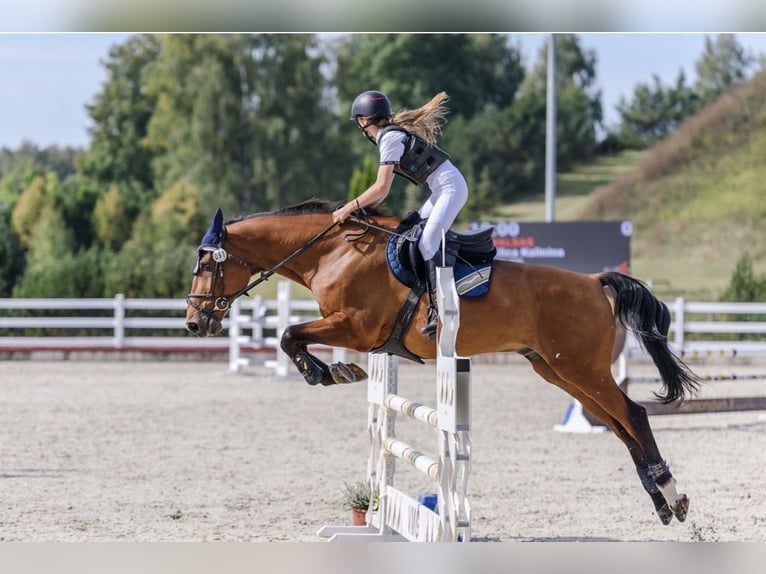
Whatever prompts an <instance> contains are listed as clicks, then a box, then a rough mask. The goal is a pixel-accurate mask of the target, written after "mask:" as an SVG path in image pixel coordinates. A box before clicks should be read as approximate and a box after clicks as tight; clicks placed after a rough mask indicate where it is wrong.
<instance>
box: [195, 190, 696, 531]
mask: <svg viewBox="0 0 766 574" xmlns="http://www.w3.org/2000/svg"><path fill="white" fill-rule="evenodd" d="M335 207H337V206H336V205H334V204H331V203H329V202H324V201H320V200H310V201H307V202H304V203H301V204H299V205H296V206H292V207H288V208H285V209H282V210H279V211H275V212H271V213H262V214H255V215H250V216H246V217H240V218H238V219H233V220H229V221H227V222H225V223H224V221H223V215H222V213H221V210H220V209H219V210H218V211H217V212H216V215H215V216H214V218H213V223H212V225H211V227H210V229H209V230H208V231H207V233H206V234H205V236H204V237H203V240H202V243H201V246H200V248H199V251H198V255H197V266H196V268H195V270H194V276H193V281H192V286H191V292H190V293H189V295H188V297H187V313H186V327H187V329H188V330H189V331H190V332H192V333H194V334H196V335H198V336H200V337H206V336H211V335H216V334H218V333H219V332H220V331H221V330H222V320H223V317H224V316H225V314H226V312H227V311H228V309H229V308H230V306H231V303H232V302H233V301H234V299H236V298H237V297H239V296H241V295H243V294H246V293H247V291H248V290H249V289H251V288H252V287H253V286H255V285H256V284H258V283H260V282H261V281H263V280H265V279H267V278H268V277H270V276H271V275H272V274H274V273H278V274H280V275H282V276H284V277H286V278H287V279H290V280H292V281H295V282H296V283H299V284H300V285H304V286H305V287H307V288H308V289H310V290H311V293H312V294H313V296H314V298H315V299H316V301H317V303H318V305H319V310H320V313H321V318H319V319H317V320H314V321H309V322H307V323H302V324H298V325H291V326H289V327H288V328H287V329H286V330H285V332H284V334H283V336H282V339H281V347H282V349H283V350H284V351H285V353H287V355H288V356H289V357H290V359H291V360H292V361H293V363H294V364H295V365H296V367H297V368H298V371H299V372H300V373H301V374H302V375H303V377H304V378H305V380H306V381H307V382H308V383H309V384H311V385H316V384H322V385H334V384H339V383H349V382H355V381H359V380H362V379H364V378H366V376H367V375H366V373H365V372H364V370H363V369H362V368H361V367H359V366H358V365H355V364H342V363H336V364H333V365H329V366H328V365H327V364H325V363H324V362H322V361H321V360H320V359H318V358H317V357H316V356H314V355H312V354H311V353H309V351H308V350H307V345H309V344H317V343H318V344H322V345H328V346H333V347H345V348H348V349H353V350H356V351H360V352H369V351H371V350H374V349H377V348H379V347H381V346H382V345H383V344H384V343H385V342H386V341H387V340H388V338H389V335H390V334H391V332H392V330H393V329H394V327H395V323H396V317H397V313H398V312H399V310H400V309H401V308H402V305H403V301H405V299H406V298H407V297H408V293H409V288H408V287H406V286H405V285H403V284H402V283H400V282H399V280H398V279H396V278H395V277H394V275H393V274H392V273H391V271H390V270H389V268H388V264H387V263H386V254H385V251H386V243H387V241H388V239H389V237H390V235H391V233H392V232H393V230H395V229H396V228H397V226H398V225H399V223H400V219H399V218H397V217H386V216H382V215H380V214H371V215H369V216H368V217H366V218H364V219H361V218H359V217H356V218H354V217H352V218H350V219H349V220H347V221H346V222H344V223H343V224H340V225H338V224H334V223H333V222H332V215H331V214H332V211H333V209H334V208H335ZM253 276H257V279H256V280H254V281H251V279H252V277H253ZM426 299H427V297H426V296H423V297H422V298H421V300H420V301H419V302H418V303H417V306H416V307H415V309H414V312H413V315H412V320H411V321H410V322H409V324H408V326H407V327H406V329H405V330H404V332H403V335H402V341H403V343H404V346H405V347H406V349H407V350H408V351H409V352H411V353H412V354H413V355H414V356H416V357H418V358H420V359H433V358H434V357H435V356H436V343H435V341H433V340H429V339H428V338H427V337H426V335H424V334H422V333H421V332H420V328H421V327H422V326H423V325H425V322H426V313H427V300H426ZM460 313H461V317H463V318H464V320H463V321H462V322H461V325H460V330H459V333H458V337H457V345H456V350H457V353H458V354H460V355H462V356H467V357H470V356H474V355H479V354H483V353H498V352H510V353H519V354H521V355H522V356H523V357H525V358H526V359H527V360H528V361H529V363H530V364H531V366H532V368H533V369H534V370H535V371H536V372H537V373H538V374H539V375H540V376H541V377H542V378H543V379H545V380H546V381H548V382H550V383H552V384H554V385H556V386H557V387H559V388H561V389H563V390H564V391H565V392H567V393H568V394H569V395H571V396H572V397H574V398H575V399H577V400H578V401H580V403H582V405H583V406H584V407H585V408H587V409H588V410H589V411H590V412H591V413H592V414H593V415H595V416H596V417H598V418H599V419H600V420H601V421H602V422H603V423H604V424H606V426H608V427H609V428H610V429H611V430H612V432H613V433H614V434H615V436H617V437H618V438H619V439H620V440H621V441H622V442H623V443H624V444H625V446H626V447H627V448H628V451H629V453H630V456H631V458H632V459H633V462H634V464H635V466H636V470H637V472H638V475H639V477H640V479H641V484H642V486H643V487H644V489H645V490H646V491H647V492H648V494H649V496H650V497H651V499H652V501H653V503H654V506H655V510H656V512H657V514H658V515H659V517H660V519H661V520H662V522H663V523H664V524H668V523H670V522H671V520H672V517H673V516H675V517H676V518H677V519H678V520H679V521H684V520H685V518H686V514H687V511H688V506H689V500H688V497H687V496H686V495H685V494H679V493H678V492H677V491H676V480H675V478H674V477H673V475H672V474H671V472H670V469H669V467H668V465H667V463H666V461H665V460H663V458H662V456H661V455H660V451H659V448H658V447H657V444H656V442H655V439H654V435H653V433H652V430H651V427H650V425H649V420H648V418H647V414H646V410H645V409H644V408H643V407H642V406H640V405H638V404H636V403H635V402H633V401H632V400H630V398H628V397H627V395H625V394H624V393H623V392H622V390H620V388H619V387H618V386H617V384H616V383H615V380H614V378H613V377H612V372H611V364H612V361H613V358H614V352H615V339H616V334H618V333H619V331H620V329H621V328H623V327H624V328H625V329H630V330H632V331H633V332H634V333H635V334H636V336H637V338H638V339H639V341H640V343H641V344H642V345H643V346H644V348H645V349H646V350H647V352H648V353H649V355H650V356H651V357H652V359H653V361H654V363H655V365H656V367H657V368H658V371H659V373H660V375H661V377H662V381H663V391H664V394H663V395H657V398H658V399H660V400H661V401H662V402H664V403H671V402H680V401H682V400H683V399H684V397H685V395H688V394H692V393H693V392H694V391H695V390H696V387H697V382H698V380H699V379H698V377H696V375H694V373H692V372H691V371H690V370H689V368H688V367H687V366H686V365H685V364H684V363H683V362H682V361H681V360H680V359H679V358H678V357H677V356H676V355H674V354H673V352H672V351H671V349H670V348H669V347H668V343H667V334H668V329H669V325H670V314H669V311H668V309H667V307H666V306H665V305H664V304H663V303H662V302H661V301H659V300H658V299H657V298H656V297H655V296H654V295H653V294H652V293H651V291H650V290H649V289H648V288H647V287H646V286H645V285H644V284H643V283H642V282H640V281H638V280H636V279H634V278H631V277H629V276H627V275H624V274H621V273H618V272H604V273H598V274H581V273H576V272H572V271H567V270H563V269H559V268H556V267H551V266H546V265H533V264H527V263H518V262H511V261H501V260H497V261H495V262H494V267H493V270H492V275H491V281H490V285H489V290H488V292H487V293H486V295H484V297H482V298H473V299H468V298H463V299H461V302H460Z"/></svg>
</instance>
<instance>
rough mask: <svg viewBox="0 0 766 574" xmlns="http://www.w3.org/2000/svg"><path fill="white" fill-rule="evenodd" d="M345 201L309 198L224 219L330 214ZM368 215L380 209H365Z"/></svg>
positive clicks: (236, 219) (234, 221) (234, 220)
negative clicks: (274, 209)
mask: <svg viewBox="0 0 766 574" xmlns="http://www.w3.org/2000/svg"><path fill="white" fill-rule="evenodd" d="M344 204H345V202H342V201H341V202H338V201H329V200H326V199H317V198H311V199H307V200H306V201H302V202H301V203H296V204H295V205H289V206H287V207H283V208H282V209H278V210H276V211H269V212H265V213H253V214H250V215H240V216H239V217H235V218H232V219H229V220H227V221H226V223H227V224H229V223H236V222H237V221H242V220H245V219H250V218H253V217H263V216H265V215H313V214H330V213H332V212H333V211H335V210H336V209H338V208H339V207H341V206H343V205H344ZM365 211H366V212H367V214H368V215H382V213H381V211H380V210H379V209H378V208H377V207H375V208H372V209H365Z"/></svg>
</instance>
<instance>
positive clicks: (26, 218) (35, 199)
mask: <svg viewBox="0 0 766 574" xmlns="http://www.w3.org/2000/svg"><path fill="white" fill-rule="evenodd" d="M52 205H53V198H52V197H51V196H50V194H49V193H48V191H47V189H46V180H45V177H43V176H37V177H35V178H34V179H33V180H32V182H31V183H30V184H29V186H28V187H27V188H26V189H25V190H24V191H23V192H22V194H21V196H19V199H18V201H17V203H16V206H15V207H14V209H13V212H12V213H11V226H12V227H13V231H14V232H15V233H16V235H17V236H18V238H19V241H20V243H21V244H22V245H23V246H25V247H26V246H27V245H29V243H30V241H31V240H32V235H33V234H34V231H35V228H36V227H37V226H38V225H39V223H40V215H41V214H42V212H43V210H44V209H45V208H46V207H49V206H52Z"/></svg>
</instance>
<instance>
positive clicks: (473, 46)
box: [336, 34, 524, 118]
mask: <svg viewBox="0 0 766 574" xmlns="http://www.w3.org/2000/svg"><path fill="white" fill-rule="evenodd" d="M523 77H524V69H523V66H522V65H521V55H520V53H519V51H518V50H517V49H516V48H515V47H513V46H511V45H510V44H509V42H508V37H507V36H505V35H498V34H354V35H352V36H349V37H346V38H344V39H343V41H342V43H341V45H340V47H339V48H338V69H337V73H336V85H337V87H338V94H339V98H340V103H341V106H342V109H343V115H344V116H345V117H348V110H349V109H350V107H351V102H352V101H353V99H354V97H356V95H357V94H359V93H360V92H363V91H365V90H373V89H374V90H380V91H382V92H384V93H385V94H386V95H387V96H388V97H389V99H390V100H391V103H392V106H393V107H394V111H396V110H397V109H402V108H409V109H412V108H416V107H419V106H421V105H423V104H424V103H426V102H427V101H428V100H430V99H431V98H432V97H433V96H434V95H436V94H437V93H438V92H440V91H445V92H447V94H449V96H450V103H449V107H450V109H451V110H452V113H453V114H455V115H462V116H464V117H466V118H470V117H472V116H473V115H474V114H476V113H479V112H480V111H481V110H483V109H484V108H485V107H486V106H487V105H489V104H494V105H495V106H499V107H505V106H508V105H511V103H512V102H513V100H514V97H515V96H516V92H517V90H518V88H519V85H520V83H521V81H522V79H523Z"/></svg>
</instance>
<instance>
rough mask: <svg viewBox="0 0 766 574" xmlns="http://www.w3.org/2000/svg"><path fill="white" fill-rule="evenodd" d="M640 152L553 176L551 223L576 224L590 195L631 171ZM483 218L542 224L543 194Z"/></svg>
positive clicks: (602, 159) (511, 204)
mask: <svg viewBox="0 0 766 574" xmlns="http://www.w3.org/2000/svg"><path fill="white" fill-rule="evenodd" d="M642 157H643V152H639V151H626V152H622V153H620V154H615V155H610V156H603V157H599V158H596V159H595V160H594V161H593V162H591V163H588V164H584V165H580V166H577V167H576V168H574V169H573V170H572V171H569V172H566V173H559V174H557V176H556V201H555V204H554V220H555V221H576V220H578V219H581V218H580V214H581V212H582V210H583V209H584V208H585V206H586V205H588V203H589V202H590V201H591V199H592V196H593V193H594V192H595V191H596V190H598V189H600V188H601V187H603V186H605V185H607V184H609V183H610V182H612V181H614V179H615V178H617V177H618V176H620V175H622V174H624V173H626V172H629V171H630V170H631V169H633V168H635V166H636V165H637V164H638V162H639V161H640V160H641V158H642ZM484 219H487V220H489V221H493V220H511V221H545V192H544V190H543V191H541V192H540V193H539V194H536V195H534V196H532V197H528V198H523V199H521V200H520V201H517V202H514V203H510V204H506V205H502V206H499V207H497V208H496V209H495V210H494V211H492V212H491V213H488V214H486V216H485V217H484Z"/></svg>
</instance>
